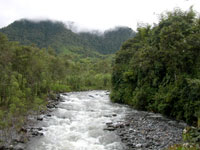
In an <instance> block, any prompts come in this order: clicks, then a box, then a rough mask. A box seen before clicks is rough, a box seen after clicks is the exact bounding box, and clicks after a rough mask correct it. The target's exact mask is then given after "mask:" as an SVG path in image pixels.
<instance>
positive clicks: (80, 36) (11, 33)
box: [0, 19, 135, 54]
mask: <svg viewBox="0 0 200 150" xmlns="http://www.w3.org/2000/svg"><path fill="white" fill-rule="evenodd" d="M71 27H73V26H71ZM0 32H2V33H4V34H6V35H7V36H8V38H9V39H10V40H11V41H19V42H20V43H21V44H24V45H30V44H36V45H37V46H38V47H40V48H48V47H52V48H53V49H55V50H56V52H57V53H63V52H64V53H65V51H66V49H67V50H69V51H76V50H80V49H82V50H83V51H84V50H89V51H94V52H98V53H100V54H112V53H115V52H116V51H117V50H119V49H120V46H121V44H122V43H123V42H124V41H126V40H128V39H130V38H132V37H134V35H135V31H133V30H132V29H131V28H128V27H116V28H114V29H110V30H106V31H105V32H104V33H102V34H99V33H98V31H96V30H94V31H92V32H87V31H86V32H85V31H83V32H78V33H75V32H73V31H72V29H68V28H67V25H66V24H65V23H63V22H60V21H52V20H40V21H34V20H28V19H22V20H17V21H15V22H13V23H11V24H10V25H8V26H7V27H3V28H1V29H0Z"/></svg>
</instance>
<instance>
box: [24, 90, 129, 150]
mask: <svg viewBox="0 0 200 150" xmlns="http://www.w3.org/2000/svg"><path fill="white" fill-rule="evenodd" d="M61 97H62V99H63V100H64V101H63V102H60V104H59V105H58V106H57V107H58V108H56V109H55V110H54V111H53V112H52V113H51V117H45V118H44V119H43V121H42V122H40V123H39V126H41V127H42V128H43V130H42V131H41V132H42V133H43V134H44V136H41V137H36V138H33V139H32V140H31V141H30V142H29V143H28V147H27V149H28V150H123V149H124V147H125V146H124V144H123V143H122V142H121V140H120V138H119V136H117V135H116V133H115V132H110V131H107V130H104V129H105V128H106V123H109V122H117V121H121V120H123V119H124V117H125V114H126V113H127V112H128V111H130V109H129V108H128V107H125V106H123V105H119V104H113V103H111V102H110V100H109V93H108V92H107V91H88V92H71V93H66V94H65V95H61Z"/></svg>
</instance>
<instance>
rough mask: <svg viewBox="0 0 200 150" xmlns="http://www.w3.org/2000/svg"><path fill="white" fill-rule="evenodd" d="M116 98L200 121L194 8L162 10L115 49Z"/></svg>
mask: <svg viewBox="0 0 200 150" xmlns="http://www.w3.org/2000/svg"><path fill="white" fill-rule="evenodd" d="M111 99H112V101H113V102H118V103H126V104H129V105H131V106H133V107H135V108H137V109H140V110H148V111H152V112H159V113H162V114H164V115H166V116H169V117H172V118H176V119H178V120H184V121H186V122H187V123H189V124H192V125H197V121H198V120H199V121H200V19H199V18H198V17H197V14H196V13H195V12H194V11H193V10H192V9H190V10H189V11H187V12H183V11H181V10H179V9H176V10H174V11H173V12H168V13H166V14H163V15H161V18H160V22H159V23H158V24H157V25H155V26H153V27H151V26H150V25H146V26H142V27H139V28H138V32H137V34H136V36H135V37H134V38H133V39H130V40H128V41H126V42H125V43H124V44H123V45H122V47H121V49H120V51H118V52H117V54H116V58H115V63H114V66H113V73H112V93H111Z"/></svg>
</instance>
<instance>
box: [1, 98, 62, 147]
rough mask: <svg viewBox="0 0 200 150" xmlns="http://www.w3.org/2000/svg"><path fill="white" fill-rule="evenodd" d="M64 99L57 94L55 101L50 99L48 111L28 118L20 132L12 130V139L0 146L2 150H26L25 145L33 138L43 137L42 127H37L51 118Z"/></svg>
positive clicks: (47, 106)
mask: <svg viewBox="0 0 200 150" xmlns="http://www.w3.org/2000/svg"><path fill="white" fill-rule="evenodd" d="M61 101H62V99H61V98H60V94H57V95H56V96H55V97H54V98H53V99H48V102H47V105H46V108H47V109H46V110H42V111H41V112H40V113H39V114H32V115H29V116H28V117H27V120H26V122H25V124H24V126H23V127H22V128H21V129H20V131H19V132H16V131H15V130H14V129H10V132H12V137H11V138H10V139H8V140H9V141H7V142H6V143H3V145H1V146H0V150H25V144H26V143H27V142H28V141H29V140H30V139H31V138H33V137H36V136H42V135H43V133H41V132H40V131H42V128H41V127H37V126H36V124H37V123H38V121H42V120H43V118H44V117H50V116H51V115H50V113H51V112H52V111H53V110H54V109H55V108H57V105H58V104H59V102H61Z"/></svg>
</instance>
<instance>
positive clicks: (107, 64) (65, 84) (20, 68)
mask: <svg viewBox="0 0 200 150" xmlns="http://www.w3.org/2000/svg"><path fill="white" fill-rule="evenodd" d="M102 58H103V59H102ZM102 58H89V57H88V58H81V57H79V58H77V59H74V57H70V55H57V54H55V52H54V51H53V50H52V49H40V48H38V47H36V46H34V45H32V46H23V45H21V44H19V43H17V42H9V41H8V39H7V37H6V36H5V35H3V34H2V33H0V130H1V134H0V138H1V140H2V139H5V141H0V145H1V142H6V140H8V139H12V135H13V134H14V133H12V132H13V130H15V131H19V130H20V129H21V126H22V125H23V124H24V121H25V120H26V117H27V115H29V114H32V113H38V112H39V111H40V110H41V109H45V104H46V103H47V99H48V98H52V96H53V95H54V93H59V92H67V91H80V90H91V89H93V90H94V89H109V88H110V76H111V61H112V56H102ZM2 137H3V138H2Z"/></svg>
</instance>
